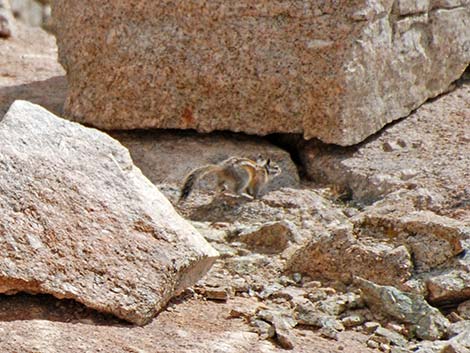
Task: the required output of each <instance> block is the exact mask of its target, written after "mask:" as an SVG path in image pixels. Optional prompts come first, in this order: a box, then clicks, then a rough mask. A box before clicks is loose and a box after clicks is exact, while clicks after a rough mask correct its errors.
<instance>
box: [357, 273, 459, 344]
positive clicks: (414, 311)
mask: <svg viewBox="0 0 470 353" xmlns="http://www.w3.org/2000/svg"><path fill="white" fill-rule="evenodd" d="M354 284H355V285H356V286H357V287H358V288H360V289H361V291H362V295H363V298H364V300H365V302H366V303H367V305H368V306H370V307H372V308H374V309H375V310H377V311H378V312H381V313H383V314H385V315H387V316H390V317H392V318H394V319H396V320H399V321H400V322H402V323H406V324H410V325H411V326H412V330H413V331H414V333H415V334H416V336H417V337H418V338H421V339H426V340H437V339H440V338H442V337H443V336H444V335H445V334H446V330H447V327H448V326H449V324H450V323H449V321H448V320H447V319H446V318H445V317H444V316H443V315H442V314H441V313H440V312H439V310H438V309H436V308H434V307H432V306H430V305H429V304H428V303H427V302H426V301H425V300H424V298H423V297H421V296H418V295H415V294H412V293H405V292H402V291H400V290H398V289H396V288H394V287H390V286H380V285H377V284H375V283H372V282H370V281H367V280H364V279H361V278H355V280H354Z"/></svg>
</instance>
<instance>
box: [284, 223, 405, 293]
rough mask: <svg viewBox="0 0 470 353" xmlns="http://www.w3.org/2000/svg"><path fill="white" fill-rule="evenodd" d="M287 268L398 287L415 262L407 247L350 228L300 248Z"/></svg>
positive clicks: (339, 230)
mask: <svg viewBox="0 0 470 353" xmlns="http://www.w3.org/2000/svg"><path fill="white" fill-rule="evenodd" d="M287 269H288V270H289V271H291V272H301V273H305V274H308V275H310V276H312V277H317V278H326V279H330V280H338V281H341V282H344V283H351V281H352V279H353V277H354V276H362V277H364V278H367V279H369V280H371V281H374V282H377V283H381V284H388V285H397V286H398V285H400V284H402V283H403V282H405V281H406V280H408V279H409V278H410V277H411V274H412V270H413V264H412V259H411V255H410V253H409V252H408V250H407V249H406V247H405V246H403V245H402V246H394V245H393V244H388V243H386V242H376V241H373V240H369V239H361V238H356V237H355V236H354V235H353V234H352V232H351V230H350V229H347V228H342V229H338V230H336V231H333V232H332V234H331V235H327V236H323V237H321V238H319V239H313V240H311V241H310V242H307V243H306V244H305V245H304V246H302V247H300V248H299V249H298V250H297V251H296V252H295V253H294V254H293V255H292V256H291V257H290V259H289V261H288V264H287Z"/></svg>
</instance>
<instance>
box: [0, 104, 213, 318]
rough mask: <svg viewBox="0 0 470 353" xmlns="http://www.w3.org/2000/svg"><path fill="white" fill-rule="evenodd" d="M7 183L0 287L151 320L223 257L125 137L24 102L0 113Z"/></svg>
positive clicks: (1, 196)
mask: <svg viewBox="0 0 470 353" xmlns="http://www.w3.org/2000/svg"><path fill="white" fill-rule="evenodd" d="M0 190H1V192H0V251H1V253H2V257H1V259H0V292H2V293H14V292H20V291H24V292H30V293H48V294H52V295H54V296H55V297H57V298H70V299H74V300H76V301H78V302H81V303H83V304H85V305H87V306H88V307H90V308H94V309H96V310H99V311H103V312H108V313H112V314H114V315H116V316H118V317H120V318H122V319H125V320H128V321H131V322H133V323H136V324H145V323H147V322H149V321H150V320H151V319H152V318H153V317H154V316H155V315H156V314H157V313H158V312H159V311H160V310H161V309H162V308H163V307H164V305H166V303H167V302H168V301H169V299H170V298H171V297H172V296H173V295H175V294H176V293H178V292H179V291H181V290H183V289H184V288H185V287H187V286H190V285H192V284H194V283H195V282H196V281H197V280H198V279H199V278H200V277H201V276H202V275H203V274H205V273H206V272H207V270H208V269H209V268H210V267H211V265H212V263H213V262H214V261H215V258H216V257H217V252H216V251H215V250H214V249H213V248H212V247H211V246H210V245H209V244H208V243H207V242H206V241H205V240H204V239H203V238H202V237H201V236H200V235H199V233H197V231H196V230H195V229H194V228H193V227H192V226H191V225H190V224H188V223H187V222H186V221H185V220H183V219H182V218H181V217H180V216H179V215H178V214H177V213H176V212H175V211H174V209H173V207H172V206H171V205H170V203H169V202H168V201H167V200H166V199H165V198H164V197H163V195H161V194H160V192H159V191H158V190H157V189H156V188H155V186H154V185H153V184H152V183H150V182H149V181H148V180H147V179H146V178H145V177H144V176H143V175H142V173H141V172H140V170H139V169H137V168H136V167H134V165H133V164H132V160H131V158H130V156H129V154H128V152H127V150H126V149H124V148H123V147H122V146H121V145H120V144H119V143H117V142H116V141H115V140H113V139H112V138H110V137H109V136H107V135H106V134H103V133H101V132H99V131H97V130H94V129H88V128H84V127H82V126H80V125H78V124H75V123H71V122H68V121H65V120H62V119H59V118H57V117H56V116H54V115H52V114H50V113H49V112H48V111H46V110H45V109H43V108H41V107H39V106H37V105H34V104H31V103H28V102H25V101H16V102H15V103H14V104H13V105H12V106H11V107H10V110H9V111H8V113H7V114H6V115H5V116H4V117H3V119H2V120H1V121H0Z"/></svg>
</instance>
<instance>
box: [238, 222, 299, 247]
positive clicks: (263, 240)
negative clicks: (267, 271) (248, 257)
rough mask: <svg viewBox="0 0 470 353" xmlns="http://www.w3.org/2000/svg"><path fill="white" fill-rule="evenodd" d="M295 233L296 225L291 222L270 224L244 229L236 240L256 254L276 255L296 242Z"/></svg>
mask: <svg viewBox="0 0 470 353" xmlns="http://www.w3.org/2000/svg"><path fill="white" fill-rule="evenodd" d="M295 233H296V230H295V229H294V225H293V224H291V223H290V222H287V221H280V222H269V223H265V224H262V225H260V226H253V227H250V228H247V229H244V230H242V232H241V233H240V234H238V235H237V236H236V237H235V239H236V240H238V241H241V242H243V243H245V244H246V245H247V246H248V247H249V248H250V249H252V250H254V251H256V252H260V253H265V254H276V253H281V252H282V251H284V250H285V249H286V248H287V247H288V246H289V245H290V244H291V242H295V239H296V234H295Z"/></svg>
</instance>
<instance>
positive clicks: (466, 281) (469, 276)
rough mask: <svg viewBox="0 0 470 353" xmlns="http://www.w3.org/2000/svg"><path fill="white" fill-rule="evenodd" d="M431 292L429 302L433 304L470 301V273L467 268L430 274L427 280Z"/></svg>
mask: <svg viewBox="0 0 470 353" xmlns="http://www.w3.org/2000/svg"><path fill="white" fill-rule="evenodd" d="M426 287H427V290H428V292H429V295H428V300H429V301H430V302H432V303H436V304H439V303H446V302H459V301H462V300H467V299H470V271H469V270H468V269H467V268H455V269H452V268H451V269H447V270H444V271H441V272H440V273H438V274H430V275H429V276H427V278H426Z"/></svg>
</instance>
